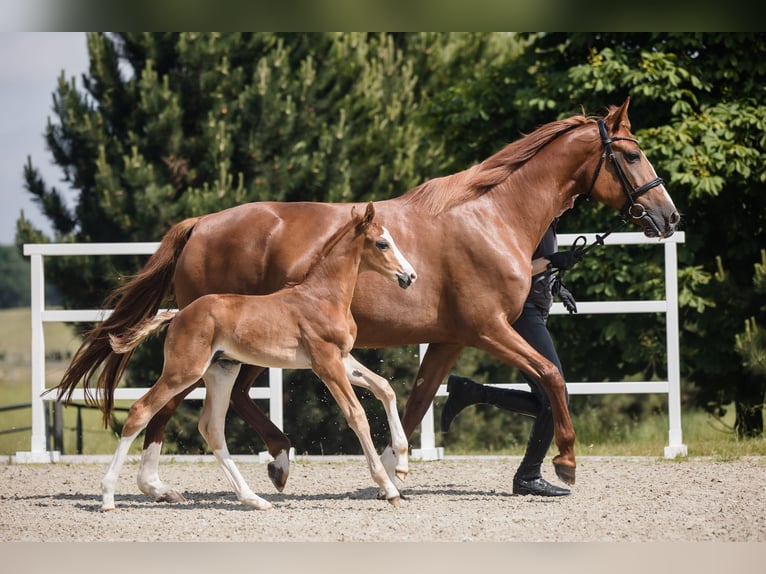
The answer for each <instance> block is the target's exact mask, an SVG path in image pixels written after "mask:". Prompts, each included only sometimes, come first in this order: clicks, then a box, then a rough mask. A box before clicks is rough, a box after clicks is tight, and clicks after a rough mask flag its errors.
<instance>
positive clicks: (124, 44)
mask: <svg viewBox="0 0 766 574" xmlns="http://www.w3.org/2000/svg"><path fill="white" fill-rule="evenodd" d="M511 43H512V40H511V39H510V37H500V36H488V35H482V34H393V35H392V34H363V33H353V34H329V33H317V34H275V33H237V34H212V33H205V34H199V33H167V34H149V33H141V34H139V33H127V34H103V33H97V34H89V35H88V50H89V54H90V69H89V72H88V74H85V75H84V76H83V77H82V78H81V84H82V87H79V86H78V85H77V82H76V81H75V80H74V79H67V78H65V77H64V76H63V75H62V76H61V78H60V79H59V83H58V88H57V91H56V93H55V94H54V113H55V115H56V121H51V122H50V123H49V125H48V127H47V130H46V139H47V143H48V146H49V148H50V150H51V153H52V155H53V158H54V160H55V162H56V163H57V164H58V165H59V166H61V168H62V169H63V171H64V174H65V177H66V184H67V185H68V186H69V190H67V192H68V193H71V192H72V191H74V192H75V193H76V194H77V200H76V205H75V206H74V208H72V209H69V208H68V207H67V202H66V201H64V194H63V192H62V191H60V190H57V189H56V188H53V187H48V186H47V185H46V184H45V182H44V181H43V180H42V179H41V177H40V175H39V172H38V171H37V169H36V168H35V167H34V166H33V165H32V164H31V162H30V163H29V164H28V165H27V166H26V169H25V178H26V187H27V189H28V191H29V192H30V193H31V194H33V196H34V197H35V198H36V199H37V201H38V203H39V204H40V206H41V207H42V209H43V211H44V213H45V215H46V216H47V217H48V219H50V220H51V222H52V224H53V226H54V229H55V238H54V239H55V240H57V241H77V242H95V241H107V242H109V241H157V240H159V239H160V237H161V236H162V234H163V233H164V232H165V231H166V230H167V229H168V228H169V227H170V226H171V225H172V224H173V223H175V222H177V221H179V220H181V219H183V218H184V217H188V216H192V215H200V214H204V213H209V212H213V211H218V210H221V209H224V208H227V207H230V206H234V205H238V204H241V203H244V202H248V201H260V200H279V201H295V200H309V201H340V202H348V201H366V200H371V199H383V198H387V197H391V196H395V195H400V194H402V193H404V192H405V191H407V190H408V189H410V188H411V187H413V186H415V185H417V184H419V183H421V182H422V181H424V180H426V179H430V178H431V177H435V176H437V175H441V174H442V173H443V170H444V166H445V164H446V161H447V158H445V157H444V153H443V151H444V146H443V137H442V136H440V135H439V134H434V133H431V132H429V131H428V130H427V128H425V127H423V124H422V122H420V121H418V117H419V115H420V109H421V107H422V102H424V101H427V100H428V99H429V98H430V97H431V96H432V94H433V93H435V92H438V91H440V90H443V89H445V87H446V85H448V83H450V82H452V81H454V79H455V76H456V74H464V75H471V74H473V73H475V69H476V64H477V62H480V61H481V60H482V59H486V60H487V61H493V60H496V59H498V58H499V59H502V58H504V57H506V56H505V54H506V53H510V51H509V50H507V49H506V48H507V46H508V45H509V44H511ZM18 230H19V232H18V240H17V242H18V243H21V242H25V241H26V242H29V241H44V240H46V239H47V238H45V237H43V236H42V234H40V232H39V231H37V230H35V229H33V228H32V227H31V225H30V224H29V222H27V221H24V220H21V221H19V223H18ZM143 261H144V260H143V259H142V258H139V257H122V258H116V257H115V258H107V257H92V258H82V257H78V258H52V259H51V260H50V261H48V262H47V264H46V265H47V268H46V273H47V277H49V278H50V279H51V280H52V281H53V282H54V283H55V284H56V285H57V286H58V287H59V289H60V290H61V292H62V295H63V297H64V299H65V303H66V304H67V305H71V306H79V307H92V306H93V305H94V302H96V301H100V300H102V299H103V298H104V296H105V295H106V294H107V293H108V292H109V291H110V290H111V289H112V288H113V287H114V286H115V285H116V283H117V281H118V280H119V278H120V276H124V275H126V274H130V273H133V272H135V271H136V270H137V269H138V268H139V267H140V266H141V265H142V264H143ZM375 353H377V352H375ZM384 354H385V352H384V351H381V352H380V354H379V355H378V354H376V355H375V356H376V357H380V356H383V355H384ZM160 356H161V355H160V352H159V348H158V347H157V346H154V347H151V346H147V347H146V349H145V350H143V351H142V352H141V353H140V354H138V355H136V356H135V358H134V360H133V364H134V367H133V368H131V371H130V373H129V375H128V379H129V381H131V382H135V383H137V384H139V385H140V386H145V385H146V384H147V381H151V380H153V377H155V376H156V374H157V371H158V367H159V365H160V364H161V359H160ZM373 366H374V365H373ZM392 370H393V369H392ZM307 378H312V376H311V375H310V374H309V375H303V374H295V376H293V375H290V376H289V380H288V385H287V386H288V389H287V393H286V394H287V397H288V405H287V406H286V409H285V412H286V415H287V417H288V418H289V417H293V420H286V421H285V425H286V430H287V431H288V432H289V433H291V434H292V435H293V439H294V441H295V442H296V448H301V444H303V445H304V446H303V447H302V448H303V449H304V450H312V449H319V448H320V446H319V443H320V439H316V438H313V437H312V436H311V432H312V430H313V429H316V428H317V427H320V431H318V432H319V435H318V436H322V434H324V435H326V436H327V439H326V440H324V442H323V443H322V447H321V448H323V449H324V450H325V452H331V451H333V450H338V449H341V450H342V449H345V450H346V451H350V450H355V449H358V446H356V440H355V438H354V437H353V436H352V435H351V434H349V435H348V436H347V437H346V438H341V439H338V438H337V435H338V434H339V433H338V431H337V428H338V421H339V420H340V417H338V416H337V415H336V411H337V409H335V408H334V406H333V407H331V408H332V413H333V416H327V415H323V417H324V419H323V420H322V421H321V422H317V420H316V419H315V418H314V419H311V418H310V417H311V416H312V415H317V413H318V412H326V411H327V409H326V408H324V407H321V406H318V405H319V403H321V402H322V401H326V402H328V403H329V404H331V405H332V401H329V400H327V396H325V395H323V391H322V390H321V385H320V384H319V383H318V381H316V380H315V379H314V380H313V381H311V382H306V379H307ZM408 378H409V379H410V380H411V379H413V378H414V373H413V374H411V375H410V376H409V377H408ZM312 395H313V396H312ZM292 397H296V398H297V400H295V401H293V402H292V403H290V402H289V401H290V400H291V398H292ZM307 397H312V398H311V400H309V399H308V398H307ZM317 397H318V398H317ZM372 402H373V403H374V402H376V401H372ZM381 412H382V411H381ZM317 416H319V415H317ZM301 417H304V418H306V417H308V418H307V420H308V421H309V422H306V423H305V424H295V422H294V421H295V420H302V418H301ZM319 418H322V417H319ZM378 418H380V419H381V420H383V419H384V417H382V416H380V417H378ZM190 424H196V421H191V422H190ZM381 424H385V423H381ZM189 428H190V427H189V425H186V424H184V425H181V426H180V427H179V428H178V432H177V434H178V437H186V438H184V439H183V440H186V441H187V444H186V447H187V448H190V449H197V448H202V447H201V443H199V442H198V439H197V433H196V431H189ZM233 434H235V435H236V434H237V431H236V429H235V430H234V432H233ZM241 434H242V435H243V436H245V437H246V438H247V439H248V440H250V441H251V440H252V431H249V430H245V429H242V430H241ZM315 434H316V433H315ZM351 445H353V446H351ZM171 448H172V447H171Z"/></svg>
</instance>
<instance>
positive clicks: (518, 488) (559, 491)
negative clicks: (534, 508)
mask: <svg viewBox="0 0 766 574" xmlns="http://www.w3.org/2000/svg"><path fill="white" fill-rule="evenodd" d="M513 494H522V495H527V494H533V495H535V496H566V495H567V494H569V489H568V488H561V487H560V486H555V485H553V484H551V483H550V482H548V481H547V480H545V479H544V478H543V477H542V476H538V477H536V478H530V479H523V478H519V477H518V475H517V476H515V477H514V479H513Z"/></svg>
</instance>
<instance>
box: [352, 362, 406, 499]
mask: <svg viewBox="0 0 766 574" xmlns="http://www.w3.org/2000/svg"><path fill="white" fill-rule="evenodd" d="M344 365H345V367H346V375H347V376H348V380H349V382H350V383H351V384H352V385H356V386H358V387H362V388H364V389H367V390H369V391H371V392H372V394H373V395H375V398H377V399H378V400H379V401H380V402H381V403H382V404H383V408H384V409H385V410H386V417H387V418H388V428H389V430H390V431H391V445H390V446H387V447H386V448H385V450H384V451H383V454H381V456H380V460H381V462H382V463H383V466H384V468H385V469H386V473H387V474H388V476H389V478H390V479H391V480H392V481H394V484H396V480H397V479H398V480H400V481H403V480H404V479H405V478H407V473H408V472H409V460H408V457H407V451H408V446H409V445H408V443H407V437H406V436H405V434H404V428H402V422H401V420H400V419H399V411H398V410H397V406H396V394H395V393H394V389H392V388H391V385H390V384H389V383H388V381H387V380H386V379H384V378H383V377H381V376H380V375H377V374H375V373H373V372H372V371H370V370H369V369H368V368H367V367H365V366H364V365H363V364H361V363H360V362H359V361H357V360H356V359H355V358H354V357H352V356H351V355H349V356H348V357H346V359H345V360H344Z"/></svg>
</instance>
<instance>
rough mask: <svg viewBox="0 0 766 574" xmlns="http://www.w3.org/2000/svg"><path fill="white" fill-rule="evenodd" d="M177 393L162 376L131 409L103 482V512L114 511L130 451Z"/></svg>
mask: <svg viewBox="0 0 766 574" xmlns="http://www.w3.org/2000/svg"><path fill="white" fill-rule="evenodd" d="M175 392H176V391H174V390H173V385H168V384H166V381H165V378H164V377H163V376H160V378H159V379H158V380H157V382H156V383H155V384H154V386H153V387H152V388H151V389H149V390H148V391H147V392H146V393H145V394H144V396H142V397H141V398H140V399H138V400H137V401H136V402H135V403H133V405H132V406H131V407H130V412H129V413H128V418H127V419H126V420H125V424H124V425H123V427H122V436H121V438H120V442H119V443H118V445H117V449H116V450H115V452H114V456H113V457H112V462H111V464H110V465H109V468H108V469H107V471H106V474H105V475H104V478H103V479H102V480H101V499H102V502H101V510H114V490H115V487H116V485H117V479H118V477H119V474H120V470H121V469H122V466H123V464H124V463H125V460H126V459H127V457H128V450H129V449H130V445H131V444H132V443H133V441H134V440H135V438H136V437H137V436H138V434H139V433H140V432H141V431H142V430H143V429H144V428H145V427H146V425H147V424H148V423H149V420H150V419H151V418H152V417H153V416H154V415H155V414H156V413H157V412H158V411H159V410H160V409H161V408H162V406H163V405H165V404H166V403H167V402H168V401H169V400H171V399H172V398H173V396H174V394H175Z"/></svg>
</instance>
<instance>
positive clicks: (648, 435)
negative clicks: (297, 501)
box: [0, 309, 766, 459]
mask: <svg viewBox="0 0 766 574" xmlns="http://www.w3.org/2000/svg"><path fill="white" fill-rule="evenodd" d="M30 340H31V324H30V314H29V309H9V310H0V407H2V406H5V405H13V404H19V403H28V402H29V401H30V399H31V395H30V393H31V390H30ZM78 345H79V339H78V337H77V336H76V335H75V334H74V332H73V331H72V329H71V328H70V327H69V326H68V325H64V324H58V323H48V324H46V325H45V348H46V355H47V356H48V360H47V361H46V366H47V369H48V370H47V373H46V386H48V387H50V386H53V385H55V384H56V383H57V382H58V381H59V380H60V378H61V375H62V374H63V372H64V369H65V368H66V366H67V364H68V361H69V359H70V358H71V355H72V353H74V351H75V350H76V349H77V346H78ZM116 406H123V407H126V406H130V402H126V401H122V402H121V401H117V403H116ZM728 411H729V414H728V418H726V419H724V421H723V422H724V425H725V426H728V427H731V425H732V423H733V416H734V414H733V413H734V409H733V408H730V409H728ZM681 420H682V432H683V442H684V444H686V445H687V447H688V450H689V455H690V456H714V457H717V458H720V459H731V458H737V457H740V456H748V455H766V438H759V439H751V440H737V439H736V437H735V436H734V435H733V434H732V433H730V432H726V429H725V426H722V425H721V424H720V422H719V421H715V420H714V419H713V418H712V417H710V416H709V415H707V414H706V413H704V412H700V411H695V410H688V409H685V410H684V412H683V414H682V419H681ZM76 422H77V409H76V408H73V407H69V408H65V409H64V429H65V432H64V452H65V453H66V454H73V453H75V452H76V432H75V428H76ZM82 422H83V429H84V439H83V452H84V454H111V453H112V452H114V449H115V447H116V445H117V437H116V436H115V435H114V433H112V432H111V431H110V430H106V429H104V428H103V425H102V423H101V413H100V411H98V410H92V409H83V410H82ZM573 422H574V425H575V429H576V430H577V432H578V442H577V453H578V454H580V455H588V454H591V455H624V456H662V454H663V452H664V447H665V446H666V445H667V443H668V421H667V415H666V414H664V415H661V416H657V417H654V418H652V419H650V420H648V421H645V422H643V423H641V424H637V425H635V426H634V428H631V429H630V432H629V433H628V435H627V436H628V439H627V440H621V441H614V440H610V437H608V436H607V437H601V436H594V435H593V433H590V432H589V431H588V422H589V421H588V420H586V419H585V418H583V419H581V420H578V418H577V416H574V417H573ZM30 425H31V411H30V409H29V408H25V409H19V410H12V411H4V412H0V455H8V454H14V453H16V452H17V451H27V450H29V448H30V439H31V432H30V431H28V430H26V431H21V432H12V433H7V432H3V431H7V430H9V429H14V428H16V429H18V428H24V427H29V426H30ZM288 430H289V429H288ZM438 440H439V439H438V435H437V441H438ZM418 446H419V445H418V444H413V447H415V448H417V447H418ZM140 447H141V441H140V440H137V441H135V443H134V444H133V446H132V451H131V452H134V453H136V452H139V451H140ZM522 452H523V446H519V447H518V449H516V450H514V451H503V452H491V453H490V452H476V451H475V450H474V451H472V452H470V453H468V452H461V451H459V450H457V449H455V448H451V449H450V450H449V452H448V453H447V454H522Z"/></svg>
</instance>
